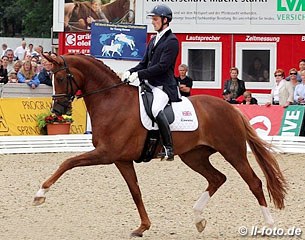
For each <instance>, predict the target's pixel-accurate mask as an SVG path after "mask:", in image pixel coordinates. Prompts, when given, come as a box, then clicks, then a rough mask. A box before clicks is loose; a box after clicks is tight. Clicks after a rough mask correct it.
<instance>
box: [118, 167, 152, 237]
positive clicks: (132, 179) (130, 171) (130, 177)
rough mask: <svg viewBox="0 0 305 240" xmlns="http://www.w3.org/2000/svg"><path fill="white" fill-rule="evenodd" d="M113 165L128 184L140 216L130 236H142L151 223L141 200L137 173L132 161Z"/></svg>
mask: <svg viewBox="0 0 305 240" xmlns="http://www.w3.org/2000/svg"><path fill="white" fill-rule="evenodd" d="M115 165H116V166H117V168H118V169H119V171H120V172H121V174H122V176H123V178H124V179H125V181H126V183H127V185H128V188H129V191H130V193H131V195H132V198H133V201H134V202H135V204H136V206H137V209H138V212H139V215H140V218H141V225H140V226H139V227H138V228H137V229H136V230H134V231H133V232H132V233H131V236H132V237H142V236H143V232H144V231H146V230H148V229H149V228H150V225H151V223H150V220H149V218H148V215H147V212H146V210H145V206H144V203H143V200H142V196H141V191H140V188H139V185H138V180H137V175H136V171H135V169H134V166H133V162H115Z"/></svg>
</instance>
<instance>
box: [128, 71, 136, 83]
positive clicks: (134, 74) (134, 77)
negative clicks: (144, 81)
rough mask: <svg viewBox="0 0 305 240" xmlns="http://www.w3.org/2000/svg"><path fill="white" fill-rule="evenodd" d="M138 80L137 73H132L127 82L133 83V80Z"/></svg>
mask: <svg viewBox="0 0 305 240" xmlns="http://www.w3.org/2000/svg"><path fill="white" fill-rule="evenodd" d="M138 78H139V76H138V73H137V72H133V73H132V74H131V75H130V76H129V77H128V79H127V80H128V81H129V82H131V83H133V82H134V81H135V80H137V79H138Z"/></svg>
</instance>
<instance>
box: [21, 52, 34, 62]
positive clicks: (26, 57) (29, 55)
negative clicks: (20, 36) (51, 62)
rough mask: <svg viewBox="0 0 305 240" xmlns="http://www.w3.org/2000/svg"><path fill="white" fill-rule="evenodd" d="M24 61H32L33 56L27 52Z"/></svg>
mask: <svg viewBox="0 0 305 240" xmlns="http://www.w3.org/2000/svg"><path fill="white" fill-rule="evenodd" d="M23 61H24V62H25V61H32V55H31V54H30V53H27V52H26V53H25V56H24V59H23Z"/></svg>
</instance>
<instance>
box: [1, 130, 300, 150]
mask: <svg viewBox="0 0 305 240" xmlns="http://www.w3.org/2000/svg"><path fill="white" fill-rule="evenodd" d="M261 137H262V139H264V140H265V141H267V142H269V143H271V144H272V145H273V146H274V149H273V150H274V151H275V152H278V153H305V137H287V136H261ZM93 149H94V147H93V145H92V135H91V134H73V135H72V134H69V135H52V136H46V135H45V136H8V137H0V154H14V153H15V154H22V153H56V152H87V151H91V150H93ZM248 151H250V149H249V148H248Z"/></svg>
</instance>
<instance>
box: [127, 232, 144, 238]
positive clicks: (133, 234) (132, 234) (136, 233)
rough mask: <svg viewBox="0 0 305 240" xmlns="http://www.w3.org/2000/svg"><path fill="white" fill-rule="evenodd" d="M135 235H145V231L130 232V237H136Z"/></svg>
mask: <svg viewBox="0 0 305 240" xmlns="http://www.w3.org/2000/svg"><path fill="white" fill-rule="evenodd" d="M134 237H143V233H138V232H132V233H131V234H130V238H134Z"/></svg>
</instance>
